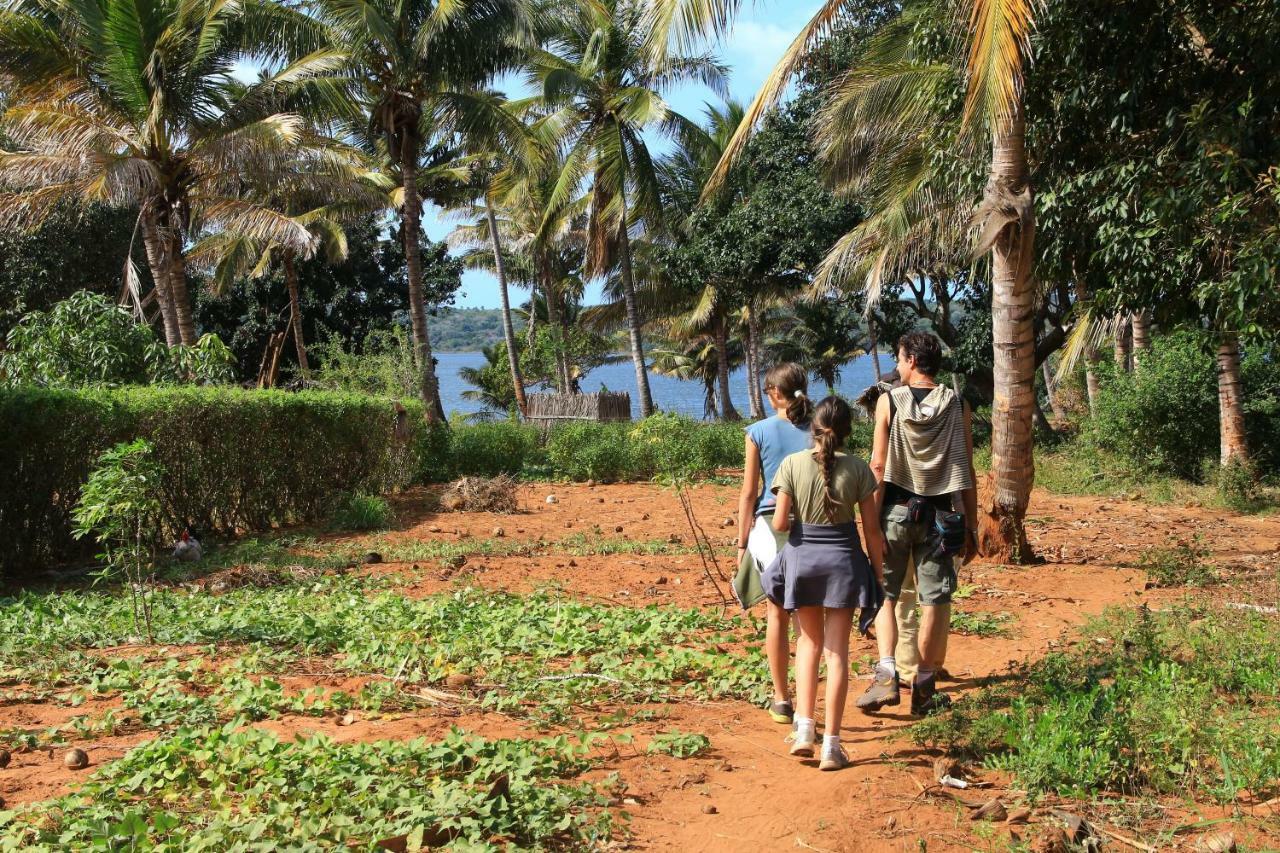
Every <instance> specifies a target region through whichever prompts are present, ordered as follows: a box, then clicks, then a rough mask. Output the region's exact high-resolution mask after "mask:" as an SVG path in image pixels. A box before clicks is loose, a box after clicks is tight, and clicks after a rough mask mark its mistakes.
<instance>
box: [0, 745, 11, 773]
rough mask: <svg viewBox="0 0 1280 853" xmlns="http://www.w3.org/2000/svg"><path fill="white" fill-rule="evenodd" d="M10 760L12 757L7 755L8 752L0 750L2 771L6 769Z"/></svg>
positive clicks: (0, 767)
mask: <svg viewBox="0 0 1280 853" xmlns="http://www.w3.org/2000/svg"><path fill="white" fill-rule="evenodd" d="M12 758H13V756H12V755H10V754H9V750H7V749H0V769H4V768H5V767H8V766H9V762H10V761H11V760H12Z"/></svg>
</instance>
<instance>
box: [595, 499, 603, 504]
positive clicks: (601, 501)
mask: <svg viewBox="0 0 1280 853" xmlns="http://www.w3.org/2000/svg"><path fill="white" fill-rule="evenodd" d="M596 503H598V504H602V503H604V498H596Z"/></svg>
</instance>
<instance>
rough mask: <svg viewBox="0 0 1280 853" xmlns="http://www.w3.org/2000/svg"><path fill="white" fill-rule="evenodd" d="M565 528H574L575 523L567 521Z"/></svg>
mask: <svg viewBox="0 0 1280 853" xmlns="http://www.w3.org/2000/svg"><path fill="white" fill-rule="evenodd" d="M564 526H565V527H566V528H568V527H573V522H572V521H566V522H565V523H564Z"/></svg>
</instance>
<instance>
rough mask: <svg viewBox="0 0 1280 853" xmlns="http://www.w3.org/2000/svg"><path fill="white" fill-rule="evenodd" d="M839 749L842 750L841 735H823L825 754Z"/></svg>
mask: <svg viewBox="0 0 1280 853" xmlns="http://www.w3.org/2000/svg"><path fill="white" fill-rule="evenodd" d="M839 748H840V735H823V736H822V751H823V752H835V751H836V750H837V749H839Z"/></svg>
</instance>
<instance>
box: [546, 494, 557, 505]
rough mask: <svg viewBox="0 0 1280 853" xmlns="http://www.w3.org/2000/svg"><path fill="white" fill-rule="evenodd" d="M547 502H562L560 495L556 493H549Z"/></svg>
mask: <svg viewBox="0 0 1280 853" xmlns="http://www.w3.org/2000/svg"><path fill="white" fill-rule="evenodd" d="M547 503H549V504H558V503H560V499H559V498H558V497H556V496H555V495H547Z"/></svg>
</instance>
